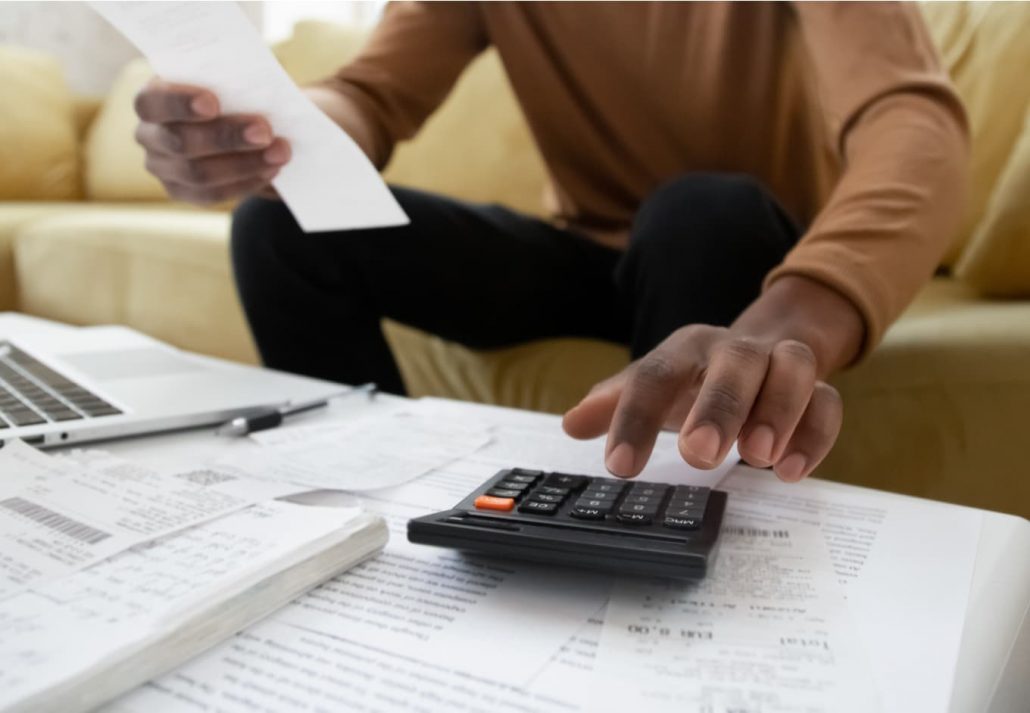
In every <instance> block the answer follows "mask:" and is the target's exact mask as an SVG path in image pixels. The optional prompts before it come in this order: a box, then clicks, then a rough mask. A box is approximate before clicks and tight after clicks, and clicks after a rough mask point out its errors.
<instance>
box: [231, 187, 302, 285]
mask: <svg viewBox="0 0 1030 713" xmlns="http://www.w3.org/2000/svg"><path fill="white" fill-rule="evenodd" d="M300 232H301V231H300V227H299V226H298V225H297V223H296V221H295V220H294V218H293V214H291V213H290V209H289V208H287V207H286V204H285V203H283V202H282V201H274V200H266V199H264V198H256V197H251V198H247V199H246V200H244V201H242V202H241V203H240V204H239V205H238V206H237V207H236V210H234V211H233V214H232V229H231V232H230V238H229V244H230V251H231V254H232V261H233V266H234V269H235V270H236V272H237V274H239V272H240V270H241V269H247V268H248V267H251V266H252V265H253V264H254V263H255V262H256V261H261V260H262V259H263V258H266V257H268V256H270V255H271V254H273V253H274V252H275V251H276V248H275V245H276V243H279V242H288V239H289V238H291V237H292V238H295V237H296V235H297V234H298V233H300Z"/></svg>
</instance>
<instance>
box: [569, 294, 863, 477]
mask: <svg viewBox="0 0 1030 713" xmlns="http://www.w3.org/2000/svg"><path fill="white" fill-rule="evenodd" d="M863 333H864V327H863V322H862V319H861V315H860V314H859V312H858V310H857V309H856V308H855V307H854V306H853V305H852V304H851V303H850V302H849V301H848V300H846V299H845V298H844V297H843V296H841V295H840V294H838V293H837V292H835V291H834V290H832V289H830V288H828V287H825V286H823V285H821V284H820V283H817V282H814V281H812V280H808V279H807V278H802V277H785V278H782V279H780V280H778V281H777V282H776V283H774V284H773V285H772V286H771V287H770V289H769V290H768V291H766V293H765V294H763V296H762V297H761V298H759V299H758V300H757V301H756V302H755V303H754V304H753V305H752V306H751V307H750V308H748V310H747V311H746V312H745V313H744V314H743V315H741V317H740V319H738V320H737V322H735V323H734V324H733V326H731V327H729V328H725V327H710V326H705V325H692V326H688V327H684V328H682V329H679V330H677V331H675V332H673V333H672V335H671V336H669V338H668V339H666V340H665V341H664V342H662V343H661V344H660V345H658V346H657V347H656V348H655V349H654V350H652V351H651V352H650V353H648V354H647V355H645V356H644V357H642V358H641V359H639V360H637V361H635V362H634V363H633V364H631V365H630V366H628V367H627V368H626V369H624V370H623V371H622V372H620V373H619V374H617V375H616V376H614V377H612V378H610V379H608V380H606V381H604V382H601V383H600V384H598V385H597V386H595V387H594V388H593V389H592V390H591V392H590V393H589V394H588V395H587V396H586V398H584V399H583V400H582V401H581V402H580V403H579V404H578V405H577V406H575V407H574V408H573V409H571V410H570V411H569V412H568V413H566V414H565V420H564V426H565V430H566V432H567V433H568V434H569V435H571V436H573V437H575V438H596V437H597V436H600V435H602V434H604V433H605V432H607V433H608V443H607V446H606V449H605V463H606V465H607V466H608V470H610V471H611V472H612V473H613V474H615V475H619V476H622V477H633V476H635V475H638V474H639V473H640V471H641V470H643V468H644V465H645V464H646V463H647V460H648V458H650V456H651V451H652V449H653V448H654V443H655V439H656V438H657V436H658V432H659V431H660V430H661V429H663V428H664V429H671V430H678V431H679V450H680V454H681V455H682V456H683V459H684V460H685V461H687V463H689V464H690V465H693V466H695V467H697V468H706V469H707V468H713V467H715V466H717V465H718V464H719V463H721V462H722V461H723V459H724V458H725V457H726V454H727V452H728V451H729V449H730V447H731V446H732V445H733V442H734V441H738V450H739V452H740V455H741V457H742V458H743V459H744V460H745V461H747V462H748V463H750V464H751V465H754V466H758V467H763V468H764V467H768V466H772V467H773V469H774V470H775V472H776V474H777V475H778V476H779V477H780V478H781V479H783V480H786V481H796V480H800V479H801V478H804V477H805V476H807V475H808V474H809V473H811V472H812V470H813V469H814V468H815V467H816V466H817V465H818V464H819V463H820V462H821V461H822V460H823V458H825V457H826V455H827V453H829V452H830V448H831V447H832V446H833V443H834V441H835V440H836V438H837V434H838V433H839V431H840V426H841V420H842V413H843V411H842V406H841V399H840V395H839V394H838V393H837V391H836V390H835V389H834V388H833V387H832V386H830V385H829V384H827V383H825V382H824V381H822V380H821V379H822V378H823V377H824V376H825V375H826V374H827V373H829V372H832V371H833V370H835V369H837V368H840V367H841V366H844V365H846V364H847V363H849V362H850V361H852V360H853V359H854V356H855V355H856V354H857V353H858V349H859V347H860V345H861V343H862V338H863Z"/></svg>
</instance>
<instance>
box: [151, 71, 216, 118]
mask: <svg viewBox="0 0 1030 713" xmlns="http://www.w3.org/2000/svg"><path fill="white" fill-rule="evenodd" d="M218 112H219V105H218V97H216V96H215V95H214V94H212V93H211V92H209V91H207V90H206V89H202V88H200V87H191V86H187V85H184V84H171V83H169V82H162V81H160V80H154V81H152V82H150V84H148V85H147V86H146V87H144V88H143V89H142V90H141V91H140V93H139V94H137V95H136V114H137V116H139V118H140V119H141V120H143V121H146V122H150V123H155V124H164V123H168V122H173V121H207V120H209V119H213V118H215V117H216V116H218Z"/></svg>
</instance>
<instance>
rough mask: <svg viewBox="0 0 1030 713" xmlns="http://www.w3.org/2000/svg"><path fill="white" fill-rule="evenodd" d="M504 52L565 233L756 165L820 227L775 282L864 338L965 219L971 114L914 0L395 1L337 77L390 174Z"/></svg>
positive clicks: (898, 305) (870, 340) (610, 227)
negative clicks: (841, 312) (671, 190)
mask: <svg viewBox="0 0 1030 713" xmlns="http://www.w3.org/2000/svg"><path fill="white" fill-rule="evenodd" d="M490 45H492V46H494V47H496V48H497V50H498V52H499V54H500V57H501V60H502V62H503V64H504V68H505V71H506V72H507V74H508V77H509V79H510V80H511V84H512V87H513V89H514V91H515V94H516V96H517V97H518V100H519V102H520V104H521V106H522V109H523V112H524V113H525V116H526V119H527V122H528V124H529V126H530V129H531V131H532V133H533V135H534V138H535V140H536V142H537V145H538V146H539V148H540V152H541V154H542V156H543V159H544V162H545V164H546V166H547V169H548V172H549V174H550V178H551V189H550V196H551V200H550V203H551V206H550V207H551V209H552V212H553V215H554V218H555V219H556V220H557V221H558V222H559V223H560V224H562V225H565V226H568V227H570V228H572V229H575V230H579V231H582V232H585V233H587V234H588V235H591V236H593V237H594V238H595V239H597V240H600V241H602V242H606V243H608V244H614V245H616V246H621V245H624V244H625V241H626V239H627V232H628V228H629V225H630V223H631V221H632V218H633V215H634V213H635V211H636V210H637V208H638V206H639V205H640V204H641V202H642V201H643V200H644V198H646V196H647V195H648V194H649V193H650V192H651V191H652V190H654V189H655V188H656V187H657V186H659V185H660V184H661V183H663V182H665V181H667V180H669V179H670V178H674V177H676V176H678V175H681V174H683V173H685V172H690V171H722V172H735V173H745V174H749V175H751V176H754V177H756V178H758V179H759V180H761V181H762V182H763V183H764V184H765V185H766V186H767V187H768V188H769V189H770V190H771V191H772V192H773V194H774V195H775V196H776V197H777V198H778V199H779V200H780V202H781V203H782V204H783V205H784V206H785V207H786V209H787V210H788V211H789V212H790V213H791V214H792V215H793V216H794V218H795V219H796V220H797V221H798V222H799V223H800V224H802V225H807V226H808V228H807V231H806V232H805V234H804V236H803V237H802V239H801V241H800V242H799V244H798V245H797V246H796V247H795V248H794V249H793V250H792V251H791V252H790V254H789V255H788V256H787V258H786V259H785V260H784V262H783V264H782V265H780V266H779V267H778V268H776V269H775V270H774V271H773V272H772V273H771V274H770V275H769V277H768V279H767V282H766V284H767V285H768V284H769V283H771V282H772V281H774V280H776V279H778V278H779V277H781V276H783V275H788V274H796V275H804V276H807V277H809V278H812V279H815V280H818V281H820V282H823V283H825V284H827V285H829V286H831V287H833V288H835V289H836V290H838V291H839V292H841V293H842V294H843V295H844V296H846V297H848V298H849V299H850V300H851V301H852V302H853V303H854V304H855V305H856V306H857V307H858V308H859V310H860V311H861V313H862V315H863V317H864V319H865V322H866V328H867V335H866V349H869V348H871V347H872V346H873V345H875V344H876V343H877V342H878V341H879V339H880V337H881V335H882V334H883V331H884V330H885V329H886V327H887V326H888V325H889V324H890V323H891V322H892V321H893V320H894V319H895V318H896V317H897V316H898V315H899V314H900V312H901V311H902V310H903V309H904V307H905V306H906V305H907V304H908V303H909V301H910V300H911V299H912V297H913V296H914V294H915V292H916V291H917V290H918V288H919V287H920V286H921V285H922V284H923V283H924V282H925V281H926V280H927V279H928V278H929V276H930V275H931V274H932V272H933V270H934V269H935V267H936V265H937V263H938V261H939V260H940V257H941V255H942V253H943V252H944V250H945V249H946V246H947V244H948V242H949V240H950V238H951V235H952V232H953V230H954V229H955V228H956V227H957V225H958V220H959V218H960V213H961V209H962V202H963V197H964V187H965V186H964V184H965V164H966V156H967V137H966V131H967V130H966V124H965V117H964V113H963V109H962V106H961V103H960V101H959V99H958V98H957V96H956V94H955V92H954V90H953V88H952V86H951V84H950V83H949V81H948V78H947V76H946V74H945V73H944V72H943V71H942V69H941V68H940V66H939V63H938V60H937V57H936V53H935V50H934V48H933V44H932V41H931V40H930V38H929V36H928V34H927V32H926V30H925V28H924V26H923V23H922V20H921V18H920V16H919V12H918V10H917V9H916V8H915V7H914V6H912V5H906V4H894V3H848V2H841V3H821V2H817V3H796V4H794V3H725V4H724V3H643V2H641V3H635V2H632V3H551V2H539V3H538V2H527V3H521V2H484V3H391V4H390V5H389V6H388V7H387V9H386V12H385V14H384V17H383V20H382V22H381V23H380V25H379V26H378V28H377V29H376V31H375V33H374V34H373V36H372V38H371V39H370V41H369V43H368V44H367V45H366V47H365V48H364V49H363V51H362V52H361V53H360V54H359V56H358V57H357V58H356V60H355V61H353V62H352V63H350V64H349V65H347V66H346V67H344V68H342V69H341V70H340V71H339V72H338V74H337V75H336V76H335V77H334V78H332V79H331V80H329V82H328V85H329V86H331V87H333V88H335V89H337V90H339V91H341V92H343V93H344V94H345V95H346V96H347V97H348V98H350V99H351V100H352V102H353V103H354V104H356V105H357V106H358V107H359V108H360V110H361V113H362V115H363V116H362V118H363V119H364V120H365V121H367V123H368V126H369V128H370V131H371V134H372V136H374V137H375V138H374V145H373V146H372V147H371V148H370V151H371V153H372V158H373V160H374V161H375V162H376V163H377V164H378V165H380V166H382V165H384V164H385V163H386V161H387V160H388V158H389V155H390V152H391V150H392V148H393V146H394V144H395V143H396V142H397V141H400V140H403V139H406V138H409V137H411V136H413V135H414V134H415V133H416V132H417V130H418V128H419V127H420V126H421V124H422V123H423V121H424V120H425V119H426V118H427V117H428V116H429V115H430V114H431V113H432V112H433V110H434V109H436V107H437V106H439V105H440V103H441V102H442V101H443V99H444V98H445V97H446V95H447V93H448V91H449V90H450V89H451V87H452V86H453V84H454V82H455V81H456V79H457V77H458V75H459V74H460V73H461V71H462V70H463V69H464V68H465V66H466V65H467V64H468V63H469V62H470V61H471V60H472V59H473V58H474V57H475V56H476V55H477V54H478V53H479V52H481V51H482V50H483V49H485V48H486V47H487V46H490ZM498 170H503V167H498Z"/></svg>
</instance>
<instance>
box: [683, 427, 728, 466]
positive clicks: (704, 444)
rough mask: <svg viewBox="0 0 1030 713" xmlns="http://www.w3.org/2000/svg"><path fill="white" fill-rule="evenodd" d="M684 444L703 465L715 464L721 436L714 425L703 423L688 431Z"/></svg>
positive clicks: (720, 445) (720, 444)
mask: <svg viewBox="0 0 1030 713" xmlns="http://www.w3.org/2000/svg"><path fill="white" fill-rule="evenodd" d="M684 445H685V446H686V450H688V451H690V452H691V453H692V454H694V456H696V457H697V459H698V460H699V461H701V462H702V463H704V464H705V465H715V460H716V459H717V458H718V457H719V449H720V448H721V447H722V437H721V436H720V435H719V430H718V429H717V428H716V427H715V426H712V425H709V424H705V425H703V426H699V427H697V428H695V429H694V430H693V431H691V432H690V433H688V434H687V439H686V441H685V442H684Z"/></svg>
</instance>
